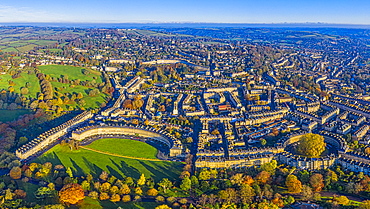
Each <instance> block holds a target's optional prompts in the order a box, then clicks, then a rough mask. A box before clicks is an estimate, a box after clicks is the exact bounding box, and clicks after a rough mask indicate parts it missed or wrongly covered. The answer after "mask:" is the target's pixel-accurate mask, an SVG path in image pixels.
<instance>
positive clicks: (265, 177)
mask: <svg viewBox="0 0 370 209" xmlns="http://www.w3.org/2000/svg"><path fill="white" fill-rule="evenodd" d="M270 179H271V175H270V174H269V173H268V172H266V171H261V172H260V173H258V175H257V176H256V180H257V182H258V183H261V184H266V183H267V182H269V181H270Z"/></svg>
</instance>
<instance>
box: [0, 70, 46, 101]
mask: <svg viewBox="0 0 370 209" xmlns="http://www.w3.org/2000/svg"><path fill="white" fill-rule="evenodd" d="M9 80H12V81H14V83H15V86H14V92H15V93H18V94H19V93H20V91H21V88H22V87H25V86H26V83H27V82H28V83H30V84H31V86H30V87H29V88H28V90H29V94H28V95H26V96H29V97H32V98H35V97H36V95H37V93H38V92H40V85H39V80H38V79H37V77H36V75H29V74H28V73H26V72H23V73H21V76H20V77H19V78H15V79H13V78H12V76H11V75H9V74H5V75H0V90H2V89H5V90H7V89H8V87H9Z"/></svg>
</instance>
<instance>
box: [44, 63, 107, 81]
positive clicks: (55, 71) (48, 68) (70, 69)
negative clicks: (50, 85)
mask: <svg viewBox="0 0 370 209" xmlns="http://www.w3.org/2000/svg"><path fill="white" fill-rule="evenodd" d="M38 68H39V69H40V70H41V72H42V73H44V74H46V75H50V76H52V77H56V78H59V77H60V76H61V75H68V79H69V80H75V79H80V80H81V81H92V80H95V81H96V82H97V83H101V82H102V79H101V73H100V72H98V71H94V70H90V69H87V70H89V71H90V74H89V75H84V74H83V73H82V69H86V68H83V67H74V66H69V65H43V66H39V67H38ZM94 77H95V78H96V79H95V78H94Z"/></svg>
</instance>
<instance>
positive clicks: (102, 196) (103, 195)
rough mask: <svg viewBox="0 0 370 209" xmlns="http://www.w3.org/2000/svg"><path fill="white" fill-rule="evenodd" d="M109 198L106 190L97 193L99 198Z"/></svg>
mask: <svg viewBox="0 0 370 209" xmlns="http://www.w3.org/2000/svg"><path fill="white" fill-rule="evenodd" d="M108 199H109V194H108V193H106V192H102V193H100V195H99V200H108Z"/></svg>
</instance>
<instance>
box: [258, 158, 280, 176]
mask: <svg viewBox="0 0 370 209" xmlns="http://www.w3.org/2000/svg"><path fill="white" fill-rule="evenodd" d="M276 168H277V161H276V160H271V162H269V163H264V164H263V165H261V170H263V171H266V172H268V173H269V174H271V175H274V174H275V170H276Z"/></svg>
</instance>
